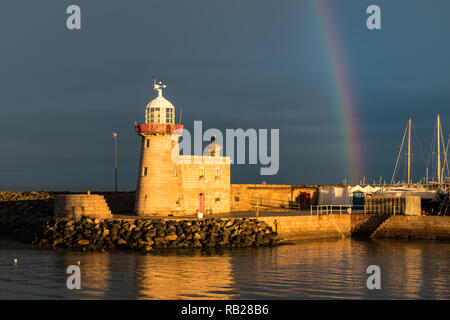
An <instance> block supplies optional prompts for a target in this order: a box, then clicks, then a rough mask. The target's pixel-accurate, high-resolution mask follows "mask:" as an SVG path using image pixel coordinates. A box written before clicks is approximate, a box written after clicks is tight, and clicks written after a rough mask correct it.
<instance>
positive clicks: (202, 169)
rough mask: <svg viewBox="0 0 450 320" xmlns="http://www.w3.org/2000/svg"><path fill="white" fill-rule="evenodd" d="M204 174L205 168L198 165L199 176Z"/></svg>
mask: <svg viewBox="0 0 450 320" xmlns="http://www.w3.org/2000/svg"><path fill="white" fill-rule="evenodd" d="M204 176H205V168H203V167H200V177H204Z"/></svg>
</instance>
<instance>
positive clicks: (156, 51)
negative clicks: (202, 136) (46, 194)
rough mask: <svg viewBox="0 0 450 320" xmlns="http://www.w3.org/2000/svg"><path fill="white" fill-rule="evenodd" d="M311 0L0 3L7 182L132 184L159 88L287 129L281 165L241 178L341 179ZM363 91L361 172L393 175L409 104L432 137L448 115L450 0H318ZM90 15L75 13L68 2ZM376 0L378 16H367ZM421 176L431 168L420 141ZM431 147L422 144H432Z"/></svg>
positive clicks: (240, 120) (230, 117)
mask: <svg viewBox="0 0 450 320" xmlns="http://www.w3.org/2000/svg"><path fill="white" fill-rule="evenodd" d="M311 1H312V0H310V1H306V0H279V1H267V0H239V1H237V0H227V1H223V0H190V1H181V0H173V1H171V0H153V1H105V0H96V1H91V0H90V1H86V0H73V1H62V0H61V1H56V0H54V1H49V0H40V1H21V0H3V1H2V2H1V4H0V40H1V47H0V188H6V187H11V186H32V187H43V186H50V187H56V186H72V187H82V188H85V187H86V188H87V187H89V188H94V187H110V188H112V186H113V183H114V170H113V144H112V142H113V141H112V137H111V134H112V132H113V131H116V132H118V134H119V184H120V185H121V188H123V189H127V188H128V189H132V188H134V186H135V182H136V176H137V163H138V153H139V138H138V136H137V135H136V134H135V131H134V127H133V121H134V120H135V119H136V120H138V121H140V122H143V120H144V109H145V106H146V104H147V103H148V102H149V101H150V100H151V99H153V98H154V97H155V92H153V90H152V85H153V79H154V78H156V79H160V80H163V81H164V82H165V83H166V84H167V85H168V88H167V89H166V90H165V91H164V96H165V97H166V98H168V99H169V100H170V101H171V102H172V103H173V104H174V105H175V107H176V108H177V119H178V111H179V108H180V107H183V123H184V125H185V127H186V128H188V129H191V130H192V128H193V121H194V120H203V128H204V129H206V128H219V129H223V130H224V129H225V128H244V129H246V128H257V129H258V128H268V129H270V128H279V129H280V170H279V173H278V174H277V175H276V176H270V177H261V176H260V175H259V166H256V165H252V166H242V165H240V166H237V165H233V166H232V182H233V183H235V182H239V183H260V182H261V181H262V180H266V181H267V182H268V183H285V184H316V183H319V184H326V183H330V184H331V183H340V182H341V181H342V179H344V178H345V176H344V175H345V166H346V164H344V163H342V162H341V156H340V154H341V153H342V152H344V151H343V146H342V141H340V140H339V138H338V132H339V125H340V122H339V121H337V119H335V108H336V107H335V101H334V99H333V91H332V90H333V86H332V85H333V80H332V78H331V75H330V69H329V68H328V64H327V63H328V62H327V56H328V53H326V52H325V51H324V46H323V38H322V34H321V32H320V30H318V29H317V23H318V21H317V19H318V16H317V15H316V12H314V10H312V8H313V6H312V5H311ZM324 2H325V3H326V4H325V5H326V6H327V7H328V8H329V11H330V12H331V14H332V17H333V19H334V23H335V26H336V30H335V33H336V34H337V35H338V36H339V41H340V45H341V48H342V56H343V58H344V59H345V63H346V65H347V73H348V75H349V81H350V84H351V87H352V92H353V95H354V98H355V101H356V110H357V116H358V119H359V127H360V128H361V132H360V134H361V142H362V150H363V152H364V158H365V159H366V160H365V163H364V167H365V168H366V172H365V175H366V181H373V179H377V181H378V178H379V177H380V176H383V179H386V180H390V176H391V174H392V171H393V167H394V163H395V157H396V155H397V152H398V148H399V145H400V142H401V137H402V134H403V131H404V128H405V125H406V121H407V118H408V116H409V115H412V116H413V121H414V122H415V128H416V130H417V135H418V137H419V139H420V140H421V141H420V143H421V145H422V148H423V149H424V151H425V152H427V151H428V149H429V144H430V140H431V136H432V130H433V127H434V121H435V116H436V113H437V112H440V114H441V117H442V121H443V125H444V135H447V134H448V131H447V129H448V125H450V124H449V123H448V119H449V116H450V111H449V107H450V72H449V71H450V58H449V57H450V41H449V33H450V19H449V18H448V17H449V16H448V14H449V12H450V2H449V1H448V0H433V1H432V2H430V1H426V0H420V1H412V0H408V1H375V0H373V1H372V0H371V1H365V0H335V1H331V0H330V1H324ZM70 4H77V5H79V6H80V7H81V10H82V30H80V31H69V30H67V28H66V18H67V14H66V8H67V6H68V5H70ZM370 4H378V5H380V6H381V10H382V29H381V30H379V31H369V30H368V29H367V28H366V18H367V14H366V13H365V11H366V8H367V7H368V6H369V5H370ZM415 151H416V152H415V158H414V159H415V160H414V161H415V162H414V164H415V166H414V168H415V172H414V179H415V180H416V179H418V178H420V177H421V176H423V175H424V169H423V168H424V166H423V158H422V155H421V154H419V149H418V148H416V149H415ZM425 156H427V155H425Z"/></svg>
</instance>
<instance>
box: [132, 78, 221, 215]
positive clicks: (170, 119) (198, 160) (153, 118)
mask: <svg viewBox="0 0 450 320" xmlns="http://www.w3.org/2000/svg"><path fill="white" fill-rule="evenodd" d="M165 87H166V86H165V85H163V84H161V82H160V83H154V90H155V91H157V92H158V96H157V97H156V98H155V99H154V100H152V101H151V102H150V103H149V104H148V105H147V107H146V109H145V123H142V124H137V123H135V127H136V132H137V134H138V135H139V136H140V137H141V154H140V160H139V167H138V179H137V186H136V200H135V213H136V214H137V215H139V216H158V215H165V216H167V215H173V216H182V215H192V214H196V213H197V212H203V213H205V214H216V213H227V212H229V211H230V158H229V157H222V156H220V146H219V145H218V144H217V143H215V141H212V142H211V144H210V145H208V147H207V148H206V152H205V153H204V155H180V151H179V146H178V139H179V138H180V136H181V135H182V132H183V125H182V124H175V107H174V106H173V105H172V103H170V102H169V101H168V100H167V99H166V98H164V97H163V95H162V89H163V88H165Z"/></svg>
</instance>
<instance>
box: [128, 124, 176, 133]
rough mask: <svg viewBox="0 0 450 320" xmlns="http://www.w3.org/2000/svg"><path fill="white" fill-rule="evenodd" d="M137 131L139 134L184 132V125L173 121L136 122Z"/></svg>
mask: <svg viewBox="0 0 450 320" xmlns="http://www.w3.org/2000/svg"><path fill="white" fill-rule="evenodd" d="M135 126H136V132H137V133H138V134H152V133H154V134H156V133H174V134H180V135H181V134H182V133H183V125H182V124H173V123H139V124H138V123H136V124H135Z"/></svg>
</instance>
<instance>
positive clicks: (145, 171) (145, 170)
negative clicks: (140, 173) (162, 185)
mask: <svg viewBox="0 0 450 320" xmlns="http://www.w3.org/2000/svg"><path fill="white" fill-rule="evenodd" d="M146 175H147V167H145V168H144V176H146Z"/></svg>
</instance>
